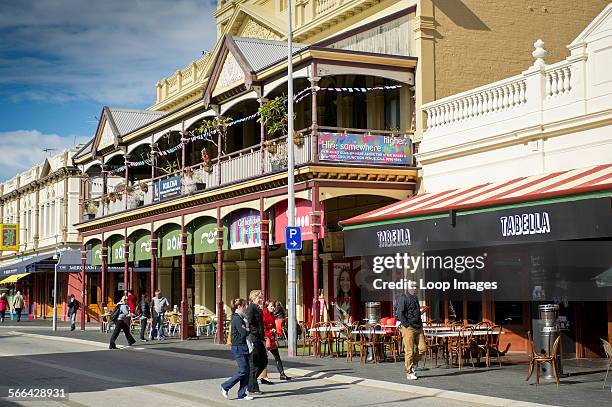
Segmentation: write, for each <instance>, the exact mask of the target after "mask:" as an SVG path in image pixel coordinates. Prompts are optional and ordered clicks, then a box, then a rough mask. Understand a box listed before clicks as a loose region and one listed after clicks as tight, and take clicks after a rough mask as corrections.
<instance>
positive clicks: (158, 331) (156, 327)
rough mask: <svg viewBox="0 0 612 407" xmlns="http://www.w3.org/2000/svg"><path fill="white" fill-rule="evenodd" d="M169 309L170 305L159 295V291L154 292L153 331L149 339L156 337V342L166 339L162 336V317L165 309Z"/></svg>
mask: <svg viewBox="0 0 612 407" xmlns="http://www.w3.org/2000/svg"><path fill="white" fill-rule="evenodd" d="M168 307H170V303H169V302H168V300H167V299H166V297H164V296H163V295H162V293H161V291H159V290H157V291H155V297H153V329H151V339H153V338H154V337H156V336H157V339H158V340H161V339H166V336H165V335H164V315H165V313H166V309H167V308H168Z"/></svg>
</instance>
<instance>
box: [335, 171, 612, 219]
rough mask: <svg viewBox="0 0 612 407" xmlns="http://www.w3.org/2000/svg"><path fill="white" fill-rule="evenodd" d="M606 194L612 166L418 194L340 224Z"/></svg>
mask: <svg viewBox="0 0 612 407" xmlns="http://www.w3.org/2000/svg"><path fill="white" fill-rule="evenodd" d="M606 190H612V164H605V165H598V166H594V167H589V168H581V169H575V170H569V171H560V172H554V173H552V174H545V175H534V176H531V177H521V178H515V179H513V180H510V181H505V182H495V183H487V184H482V185H477V186H474V187H469V188H459V189H451V190H448V191H443V192H432V193H425V194H419V195H415V196H412V197H410V198H408V199H405V200H403V201H400V202H396V203H394V204H391V205H388V206H385V207H383V208H380V209H377V210H374V211H372V212H368V213H365V214H363V215H359V216H356V217H354V218H351V219H348V220H346V221H342V222H341V224H342V225H351V224H356V223H369V222H376V221H380V220H386V219H396V218H409V217H413V216H416V215H425V214H434V213H440V212H445V211H449V210H451V209H455V210H460V209H474V208H481V207H488V206H496V205H501V204H511V203H518V202H528V201H537V200H542V199H549V198H555V197H560V196H566V195H577V194H584V193H589V192H596V191H606Z"/></svg>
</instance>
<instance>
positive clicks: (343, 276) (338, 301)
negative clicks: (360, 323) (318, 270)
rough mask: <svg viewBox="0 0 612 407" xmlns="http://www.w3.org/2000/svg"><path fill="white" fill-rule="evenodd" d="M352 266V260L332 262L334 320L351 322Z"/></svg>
mask: <svg viewBox="0 0 612 407" xmlns="http://www.w3.org/2000/svg"><path fill="white" fill-rule="evenodd" d="M352 268H353V263H352V262H350V261H334V262H331V272H332V276H333V279H334V280H333V282H334V283H333V299H332V307H333V311H334V321H342V322H344V323H347V324H348V323H350V318H351V294H352V293H351V291H352V283H351V279H352V276H351V275H352Z"/></svg>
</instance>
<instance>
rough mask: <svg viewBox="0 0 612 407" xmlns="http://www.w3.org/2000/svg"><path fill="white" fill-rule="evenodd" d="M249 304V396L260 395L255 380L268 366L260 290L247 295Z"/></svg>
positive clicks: (262, 302) (262, 299)
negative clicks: (250, 346) (250, 347)
mask: <svg viewBox="0 0 612 407" xmlns="http://www.w3.org/2000/svg"><path fill="white" fill-rule="evenodd" d="M249 300H251V304H250V305H249V307H248V308H247V310H246V317H247V321H248V323H249V335H248V336H247V340H248V341H250V342H252V344H253V347H252V350H250V353H249V362H250V363H249V365H250V370H251V372H250V375H249V385H248V391H249V394H261V391H260V390H259V384H258V383H257V378H258V377H259V375H260V374H261V372H263V370H264V369H265V368H266V366H268V351H267V350H266V347H265V346H264V338H265V337H264V323H263V310H262V308H263V304H264V295H263V293H262V292H261V290H253V291H251V293H250V294H249Z"/></svg>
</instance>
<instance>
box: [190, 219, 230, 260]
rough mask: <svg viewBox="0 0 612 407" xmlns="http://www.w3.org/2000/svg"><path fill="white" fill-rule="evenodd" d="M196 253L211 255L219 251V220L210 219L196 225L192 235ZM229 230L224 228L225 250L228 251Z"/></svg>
mask: <svg viewBox="0 0 612 407" xmlns="http://www.w3.org/2000/svg"><path fill="white" fill-rule="evenodd" d="M191 237H192V239H193V241H192V245H193V249H194V251H193V252H194V253H209V252H216V251H217V220H216V219H214V218H208V219H207V220H204V221H201V222H199V223H196V226H195V229H194V231H193V233H192V234H191ZM227 240H228V229H227V226H225V225H224V226H223V250H227V249H228V244H227Z"/></svg>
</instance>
